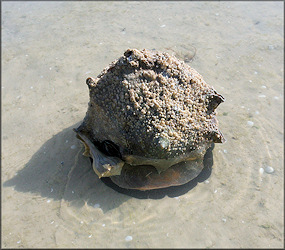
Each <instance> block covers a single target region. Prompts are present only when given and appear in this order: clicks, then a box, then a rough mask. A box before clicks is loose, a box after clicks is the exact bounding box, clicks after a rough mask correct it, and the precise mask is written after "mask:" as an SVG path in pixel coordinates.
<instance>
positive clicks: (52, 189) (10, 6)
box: [1, 1, 284, 248]
mask: <svg viewBox="0 0 285 250" xmlns="http://www.w3.org/2000/svg"><path fill="white" fill-rule="evenodd" d="M283 14H284V13H283V3H282V2H270V3H269V2H109V1H108V2H3V3H2V79H1V80H2V89H1V95H2V109H1V111H2V112H1V115H2V134H1V135H2V138H1V140H2V154H1V167H2V169H1V173H2V196H1V197H2V220H1V224H2V248H23V247H24V248H44V247H48V248H83V247H85V248H122V247H123V248H128V247H131V248H137V247H141V248H150V247H152V248H158V247H160V248H177V247H180V248H182V247H183V248H194V247H200V248H221V247H222V248H245V247H247V248H248V247H250V248H273V247H276V248H280V247H283V244H284V222H283V221H284V211H283V209H284V179H283V174H284V165H283V164H284V163H283V160H284V156H283V150H284V147H283V140H284V134H283V128H284V120H283V119H284V106H283V104H284V96H283V94H284V92H283V90H284V86H283V83H284V71H283V67H284V62H283V59H284V58H283V52H284V47H283V45H284V38H283V37H284V32H283V22H284V16H283ZM127 48H138V49H142V48H148V49H156V50H163V51H169V52H172V53H175V55H177V57H178V58H181V59H185V60H187V61H188V63H189V64H190V65H191V66H192V67H193V68H195V69H196V70H197V71H198V72H199V73H200V74H202V75H203V77H204V79H205V80H206V82H207V83H208V84H210V85H212V86H214V88H215V89H216V90H217V91H218V92H219V93H221V94H222V95H223V96H224V97H225V98H226V101H225V102H224V103H222V104H221V105H220V106H219V107H218V109H217V111H218V120H219V123H220V129H221V131H222V132H223V134H224V135H225V137H226V139H227V142H226V143H225V144H216V145H215V148H214V149H213V151H212V156H211V157H212V158H211V157H210V158H209V159H208V161H207V162H208V163H207V164H208V165H207V171H206V172H204V175H203V176H202V177H199V178H198V179H196V180H194V181H193V182H191V183H188V184H186V185H183V186H181V187H175V188H168V189H163V190H158V191H153V192H135V191H132V192H123V190H120V189H116V188H115V187H114V186H112V185H110V183H108V182H102V181H101V180H99V179H98V178H97V176H96V175H95V173H94V172H93V170H92V168H91V165H90V161H89V159H88V158H86V157H84V156H82V152H83V148H82V144H81V143H80V142H79V141H78V139H76V138H75V133H74V132H73V131H72V128H74V127H76V126H78V124H79V123H80V122H81V121H82V119H83V118H84V116H85V113H86V110H87V104H88V101H89V96H88V88H87V85H86V84H85V80H86V78H87V77H89V76H93V77H96V76H97V75H98V74H99V73H100V72H101V70H102V69H103V68H104V67H106V66H107V65H108V64H109V63H110V62H112V61H113V60H115V59H117V58H118V57H120V56H121V55H122V54H123V52H124V51H125V50H126V49H127ZM193 55H194V57H193V58H192V56H193ZM191 58H192V60H190V59H191ZM268 167H271V168H273V169H274V172H273V173H267V172H266V171H264V172H263V173H262V169H261V168H263V169H264V170H265V169H267V170H268V169H269V168H268ZM128 236H131V237H128Z"/></svg>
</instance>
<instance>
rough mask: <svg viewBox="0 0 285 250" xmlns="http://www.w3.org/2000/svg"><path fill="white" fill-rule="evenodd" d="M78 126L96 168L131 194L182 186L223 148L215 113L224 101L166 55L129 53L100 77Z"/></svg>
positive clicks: (186, 67)
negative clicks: (209, 154) (211, 152)
mask: <svg viewBox="0 0 285 250" xmlns="http://www.w3.org/2000/svg"><path fill="white" fill-rule="evenodd" d="M86 83H87V85H88V87H89V94H90V101H89V106H88V110H87V113H86V116H85V118H84V120H83V122H82V124H81V125H80V126H79V127H78V128H77V129H75V131H76V133H77V137H78V138H79V139H80V140H81V141H82V142H83V143H84V145H85V152H84V155H86V156H89V157H92V159H93V169H94V171H95V173H96V174H97V175H98V176H99V178H101V177H110V178H111V180H112V181H113V182H114V183H116V184H117V185H118V186H120V187H123V188H129V189H140V190H148V189H156V188H164V187H168V186H175V185H181V184H184V183H186V182H188V181H190V180H192V179H193V178H195V177H196V176H197V175H198V174H199V173H200V172H201V171H202V169H203V157H204V155H205V152H206V150H207V149H208V148H209V147H210V146H211V144H212V143H223V142H224V141H225V139H224V136H223V134H222V133H221V132H220V131H219V129H218V121H217V119H216V111H215V109H216V108H217V107H218V105H219V104H220V103H222V102H223V101H224V98H223V97H222V96H221V95H220V94H218V93H217V92H216V91H215V89H214V88H213V87H210V86H209V85H208V84H207V83H206V82H205V81H204V80H203V78H202V76H201V75H200V74H199V73H198V72H197V71H196V70H194V69H193V68H191V67H190V66H189V65H187V64H186V63H184V62H182V61H180V60H178V59H177V58H175V57H174V56H170V55H169V54H167V53H161V52H157V51H149V50H146V49H144V50H141V51H140V50H137V49H128V50H127V51H126V52H125V53H124V55H123V56H122V57H120V58H119V59H118V60H116V61H114V62H113V63H111V64H110V65H109V66H108V67H107V68H105V69H104V70H103V71H102V72H101V74H99V75H98V77H97V78H92V77H90V78H88V79H87V80H86Z"/></svg>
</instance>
